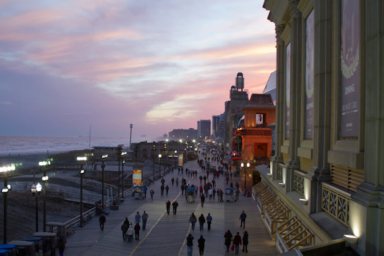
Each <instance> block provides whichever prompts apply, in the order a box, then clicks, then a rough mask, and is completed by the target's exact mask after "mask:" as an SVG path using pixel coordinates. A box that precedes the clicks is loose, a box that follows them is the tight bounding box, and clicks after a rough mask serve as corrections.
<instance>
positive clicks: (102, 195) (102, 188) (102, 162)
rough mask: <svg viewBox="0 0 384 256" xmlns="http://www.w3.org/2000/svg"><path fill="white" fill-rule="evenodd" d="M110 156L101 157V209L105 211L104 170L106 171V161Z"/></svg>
mask: <svg viewBox="0 0 384 256" xmlns="http://www.w3.org/2000/svg"><path fill="white" fill-rule="evenodd" d="M107 157H108V155H102V156H101V208H102V209H104V205H105V202H104V169H105V162H104V161H105V159H106V158H107Z"/></svg>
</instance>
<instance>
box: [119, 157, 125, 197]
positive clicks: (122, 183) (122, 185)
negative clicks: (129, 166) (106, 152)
mask: <svg viewBox="0 0 384 256" xmlns="http://www.w3.org/2000/svg"><path fill="white" fill-rule="evenodd" d="M126 154H127V152H125V151H123V152H121V155H120V157H121V198H124V164H125V159H124V158H125V155H126Z"/></svg>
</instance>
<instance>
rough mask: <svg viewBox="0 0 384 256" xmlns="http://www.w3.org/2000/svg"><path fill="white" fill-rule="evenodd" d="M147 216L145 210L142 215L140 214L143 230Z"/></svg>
mask: <svg viewBox="0 0 384 256" xmlns="http://www.w3.org/2000/svg"><path fill="white" fill-rule="evenodd" d="M148 217H149V216H148V213H146V212H145V211H144V212H143V215H141V220H142V228H143V230H145V227H146V226H147V221H148Z"/></svg>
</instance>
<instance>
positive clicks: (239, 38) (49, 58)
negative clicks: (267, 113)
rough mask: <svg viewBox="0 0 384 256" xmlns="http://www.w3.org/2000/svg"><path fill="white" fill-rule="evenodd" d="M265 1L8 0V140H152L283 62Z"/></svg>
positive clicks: (1, 11)
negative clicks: (238, 83) (241, 81)
mask: <svg viewBox="0 0 384 256" xmlns="http://www.w3.org/2000/svg"><path fill="white" fill-rule="evenodd" d="M262 5H263V1H260V0H241V1H233V0H205V1H202V0H199V1H198V0H190V1H187V2H186V1H181V0H156V1H155V0H125V1H122V0H113V1H112V0H66V1H56V0H36V1H25V0H0V120H1V121H0V136H88V134H89V131H90V127H91V130H92V135H93V136H109V137H128V136H129V132H130V128H129V125H130V124H133V130H132V141H141V140H152V139H155V138H158V137H160V136H163V135H164V134H166V133H168V132H169V131H171V130H172V129H178V128H195V129H196V127H197V121H198V120H201V119H211V118H212V116H213V115H219V114H222V113H223V112H224V103H225V101H227V100H229V90H230V87H231V86H232V85H234V84H235V77H236V74H237V72H243V74H244V78H245V89H246V90H248V93H249V95H250V94H251V93H261V92H262V90H263V88H264V86H265V84H266V82H267V80H268V77H269V74H270V73H271V72H272V71H274V69H275V35H274V31H275V30H274V26H273V23H271V22H269V21H268V20H267V16H268V12H267V11H266V10H265V9H263V8H262Z"/></svg>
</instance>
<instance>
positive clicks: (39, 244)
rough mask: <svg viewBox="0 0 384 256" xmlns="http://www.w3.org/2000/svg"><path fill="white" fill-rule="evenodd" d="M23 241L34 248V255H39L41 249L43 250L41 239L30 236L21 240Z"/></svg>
mask: <svg viewBox="0 0 384 256" xmlns="http://www.w3.org/2000/svg"><path fill="white" fill-rule="evenodd" d="M23 241H27V242H32V243H33V245H34V246H35V253H36V254H37V255H40V252H41V249H42V248H43V239H41V237H36V236H31V237H27V238H25V239H23Z"/></svg>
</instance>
